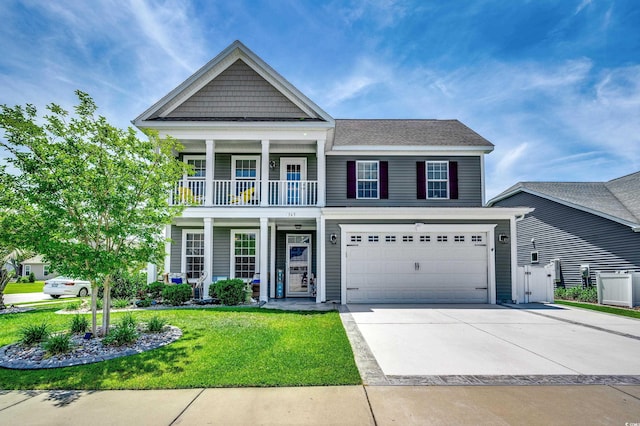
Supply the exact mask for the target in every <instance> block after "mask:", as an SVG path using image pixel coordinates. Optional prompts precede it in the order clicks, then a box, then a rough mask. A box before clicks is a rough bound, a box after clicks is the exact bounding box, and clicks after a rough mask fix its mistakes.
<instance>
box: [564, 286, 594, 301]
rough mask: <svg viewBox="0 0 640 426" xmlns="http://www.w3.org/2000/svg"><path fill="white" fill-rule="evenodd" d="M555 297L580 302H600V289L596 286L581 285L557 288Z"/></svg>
mask: <svg viewBox="0 0 640 426" xmlns="http://www.w3.org/2000/svg"><path fill="white" fill-rule="evenodd" d="M555 298H556V299H560V300H577V301H579V302H587V303H598V290H597V289H596V287H593V286H591V287H586V288H583V287H581V286H576V287H570V288H556V290H555Z"/></svg>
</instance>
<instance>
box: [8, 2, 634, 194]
mask: <svg viewBox="0 0 640 426" xmlns="http://www.w3.org/2000/svg"><path fill="white" fill-rule="evenodd" d="M0 21H1V22H2V23H3V25H2V26H0V46H1V47H2V48H1V50H0V51H1V52H2V53H1V55H0V103H1V104H7V105H16V104H26V103H32V104H34V105H36V106H38V107H43V106H44V105H46V104H48V103H50V102H56V103H59V104H61V105H63V106H66V107H71V106H72V105H73V104H74V101H75V98H74V94H73V92H74V90H76V89H81V90H83V91H86V92H88V93H89V94H91V95H92V96H93V97H94V99H95V100H96V102H97V104H98V105H99V107H100V112H101V114H103V115H105V116H106V117H107V118H108V119H109V121H110V122H112V123H113V124H115V125H117V126H119V127H126V126H128V125H130V121H131V120H132V119H134V118H135V117H136V116H138V115H139V114H140V113H142V112H143V111H144V110H145V109H146V108H148V107H149V106H150V105H152V104H153V103H154V102H155V101H157V100H158V99H159V98H161V97H162V96H164V95H165V94H166V93H168V92H169V91H170V90H171V89H173V88H174V87H175V86H177V85H178V84H180V83H181V82H182V81H183V80H184V79H186V78H187V77H189V76H190V75H191V74H192V73H193V72H194V71H196V70H197V69H198V68H200V67H201V66H202V65H204V64H205V63H206V62H207V61H209V60H210V59H211V58H213V57H214V56H215V55H217V54H218V53H219V52H220V51H221V50H222V49H224V48H225V47H226V46H228V45H229V44H230V43H232V42H233V41H234V40H236V39H238V40H240V41H242V42H243V43H244V44H245V45H247V47H249V48H250V49H251V50H253V51H254V52H255V53H256V54H257V55H258V56H260V57H261V58H262V59H264V60H265V61H266V62H267V63H269V64H270V65H271V66H272V67H273V68H275V69H276V70H277V71H278V72H279V73H280V74H282V75H283V76H284V77H285V78H286V79H288V80H289V81H290V82H291V83H292V84H293V85H295V86H296V87H298V89H300V90H301V91H302V92H303V93H305V94H306V95H307V96H309V97H310V98H311V99H312V100H314V101H315V102H316V103H317V104H318V105H319V106H320V107H322V108H323V109H324V110H325V111H327V112H328V113H329V114H331V115H332V116H333V117H335V118H442V119H444V118H457V119H459V120H461V121H462V122H463V123H465V124H467V125H468V126H469V127H471V128H472V129H474V130H475V131H477V132H478V133H480V134H481V135H482V136H484V137H485V138H487V139H488V140H490V141H491V142H493V143H494V144H495V145H496V149H495V151H494V152H493V153H492V154H490V155H488V156H487V159H486V176H487V197H488V198H491V197H492V196H494V195H496V194H497V193H499V192H500V191H502V190H504V189H506V188H507V187H509V186H511V185H512V184H514V183H515V182H517V181H522V180H560V181H603V180H609V179H612V178H615V177H619V176H622V175H625V174H628V173H632V172H636V171H638V170H640V2H638V1H636V0H628V1H619V0H561V1H557V0H549V1H545V0H531V1H519V0H509V1H504V0H497V1H488V0H487V1H472V0H469V1H462V0H451V1H440V0H437V1H436V0H433V1H432V0H421V1H420V0H419V1H401V0H398V1H394V0H372V1H366V2H365V1H326V2H323V1H318V0H316V1H306V0H289V1H287V0H272V1H241V0H233V1H215V2H214V1H187V0H183V1H180V0H164V1H163V0H158V1H116V0H92V1H85V0H78V1H72V0H65V1H64V2H62V1H50V0H42V1H30V0H22V1H13V0H4V1H2V2H0Z"/></svg>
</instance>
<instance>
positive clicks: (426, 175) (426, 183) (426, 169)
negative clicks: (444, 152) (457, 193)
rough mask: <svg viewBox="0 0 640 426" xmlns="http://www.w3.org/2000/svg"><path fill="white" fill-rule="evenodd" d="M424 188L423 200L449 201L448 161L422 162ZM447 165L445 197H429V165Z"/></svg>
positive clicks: (436, 180) (449, 165)
mask: <svg viewBox="0 0 640 426" xmlns="http://www.w3.org/2000/svg"><path fill="white" fill-rule="evenodd" d="M424 163H425V164H424V187H425V192H426V194H425V198H426V199H427V200H450V199H451V179H449V168H450V167H451V162H450V161H449V160H426V161H425V162H424ZM444 163H446V164H447V180H446V182H447V196H446V197H429V164H444ZM432 182H443V180H442V179H433V180H432Z"/></svg>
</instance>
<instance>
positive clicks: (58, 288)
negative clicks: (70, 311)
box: [42, 277, 91, 299]
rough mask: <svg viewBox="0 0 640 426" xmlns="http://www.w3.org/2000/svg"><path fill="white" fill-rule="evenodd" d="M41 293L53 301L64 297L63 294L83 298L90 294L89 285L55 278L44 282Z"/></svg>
mask: <svg viewBox="0 0 640 426" xmlns="http://www.w3.org/2000/svg"><path fill="white" fill-rule="evenodd" d="M42 292H43V293H44V294H48V295H50V296H51V297H53V298H54V299H57V298H59V297H60V296H64V295H65V294H70V295H72V296H79V297H85V296H87V295H89V294H91V283H90V282H89V281H83V280H76V279H73V278H67V277H56V278H52V279H50V280H47V281H45V282H44V287H43V288H42Z"/></svg>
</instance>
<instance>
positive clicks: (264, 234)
mask: <svg viewBox="0 0 640 426" xmlns="http://www.w3.org/2000/svg"><path fill="white" fill-rule="evenodd" d="M268 243H269V221H268V219H267V218H266V217H261V218H260V235H259V236H258V241H256V249H257V252H258V258H257V259H256V271H258V273H259V274H260V301H261V302H268V301H269V263H268V259H269V245H268ZM258 259H264V262H259V261H258Z"/></svg>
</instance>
